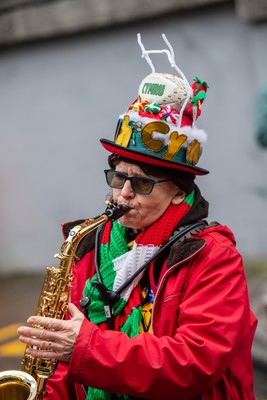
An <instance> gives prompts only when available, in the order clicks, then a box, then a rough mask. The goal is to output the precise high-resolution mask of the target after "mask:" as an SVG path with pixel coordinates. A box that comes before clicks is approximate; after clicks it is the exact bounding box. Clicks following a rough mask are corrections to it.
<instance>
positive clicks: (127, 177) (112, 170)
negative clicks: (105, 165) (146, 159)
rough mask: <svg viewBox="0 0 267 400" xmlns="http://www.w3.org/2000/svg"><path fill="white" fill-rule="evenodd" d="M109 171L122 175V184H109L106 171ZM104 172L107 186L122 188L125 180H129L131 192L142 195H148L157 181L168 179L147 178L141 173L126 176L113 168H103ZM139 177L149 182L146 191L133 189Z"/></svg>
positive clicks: (166, 180) (167, 180)
mask: <svg viewBox="0 0 267 400" xmlns="http://www.w3.org/2000/svg"><path fill="white" fill-rule="evenodd" d="M109 172H113V173H117V174H120V175H122V176H123V177H124V178H125V181H124V182H123V185H122V186H121V187H115V186H111V184H110V183H109V182H108V173H109ZM104 173H105V176H106V182H107V184H108V186H109V187H111V188H112V189H122V188H123V186H124V185H125V182H126V181H130V183H131V188H132V190H133V192H134V193H137V194H141V195H144V196H147V195H149V194H150V193H151V192H152V190H153V189H154V186H155V185H157V184H158V183H162V182H169V179H162V180H159V179H152V178H148V177H147V176H142V175H136V176H128V175H127V174H125V173H124V172H120V171H115V169H105V170H104ZM139 178H140V179H144V180H146V181H147V182H150V183H151V189H150V190H149V192H148V193H140V192H139V191H136V190H135V189H136V188H135V183H134V181H135V180H136V179H139Z"/></svg>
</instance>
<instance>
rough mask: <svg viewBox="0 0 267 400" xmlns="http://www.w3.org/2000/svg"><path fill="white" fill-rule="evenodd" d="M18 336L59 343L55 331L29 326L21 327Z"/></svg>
mask: <svg viewBox="0 0 267 400" xmlns="http://www.w3.org/2000/svg"><path fill="white" fill-rule="evenodd" d="M17 332H18V334H19V335H22V336H25V337H26V336H28V337H30V338H36V339H42V340H46V341H48V342H49V341H50V342H52V341H57V339H58V335H57V333H56V332H54V331H49V330H46V329H38V328H29V327H28V326H20V327H19V328H18V331H17Z"/></svg>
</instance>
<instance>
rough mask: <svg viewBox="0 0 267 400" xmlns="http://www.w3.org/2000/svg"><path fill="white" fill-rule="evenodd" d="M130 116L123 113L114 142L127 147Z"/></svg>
mask: <svg viewBox="0 0 267 400" xmlns="http://www.w3.org/2000/svg"><path fill="white" fill-rule="evenodd" d="M129 121H130V117H129V115H124V117H123V121H122V124H121V128H120V130H119V132H118V135H117V137H116V140H115V143H116V144H119V145H120V146H123V147H127V146H128V144H129V141H130V139H131V136H132V128H131V127H130V126H129Z"/></svg>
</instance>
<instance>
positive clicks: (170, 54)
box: [137, 33, 192, 128]
mask: <svg viewBox="0 0 267 400" xmlns="http://www.w3.org/2000/svg"><path fill="white" fill-rule="evenodd" d="M162 38H163V40H164V42H165V43H166V44H167V46H168V48H169V49H162V50H146V49H145V47H144V45H143V43H142V41H141V34H140V33H138V34H137V42H138V44H139V46H140V47H141V50H142V58H145V60H146V62H147V63H148V65H149V66H150V68H151V70H152V73H153V72H155V67H154V65H153V62H152V60H151V58H150V57H149V54H156V53H157V54H160V53H165V54H167V57H168V60H169V62H170V64H171V67H172V68H174V69H175V70H176V71H177V72H178V74H179V75H180V76H181V77H182V78H183V80H184V82H185V85H186V89H187V90H186V91H187V94H186V98H185V100H184V102H183V105H182V107H181V110H180V118H179V120H178V127H179V128H180V126H181V121H182V116H183V112H184V109H185V107H186V105H187V103H188V101H189V99H190V97H191V95H192V88H191V86H190V84H189V82H188V80H187V78H186V76H185V75H184V73H183V72H182V71H181V70H180V68H178V66H177V64H176V62H175V59H174V51H173V48H172V46H171V44H170V42H169V41H168V39H167V37H166V35H165V34H164V33H162Z"/></svg>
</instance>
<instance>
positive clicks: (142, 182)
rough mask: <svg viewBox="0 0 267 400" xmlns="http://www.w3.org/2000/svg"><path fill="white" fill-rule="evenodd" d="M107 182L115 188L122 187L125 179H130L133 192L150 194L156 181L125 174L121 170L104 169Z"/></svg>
mask: <svg viewBox="0 0 267 400" xmlns="http://www.w3.org/2000/svg"><path fill="white" fill-rule="evenodd" d="M105 174H106V179H107V184H108V185H109V186H110V187H112V188H116V189H122V188H123V186H124V184H125V182H126V180H130V181H131V185H132V189H133V191H134V192H135V193H139V194H150V193H151V191H152V189H153V187H154V184H155V183H156V181H154V180H152V179H150V178H146V177H141V176H127V175H125V174H123V173H122V172H118V171H114V170H108V171H107V170H105Z"/></svg>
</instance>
